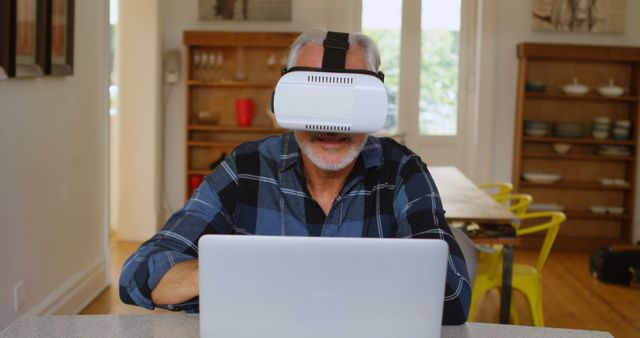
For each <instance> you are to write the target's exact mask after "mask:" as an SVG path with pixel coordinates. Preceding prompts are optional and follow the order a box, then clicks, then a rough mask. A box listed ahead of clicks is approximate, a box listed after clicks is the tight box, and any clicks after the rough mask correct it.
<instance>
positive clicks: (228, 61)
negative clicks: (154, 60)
mask: <svg viewBox="0 0 640 338" xmlns="http://www.w3.org/2000/svg"><path fill="white" fill-rule="evenodd" d="M297 36H298V33H266V32H210V31H186V32H184V35H183V41H184V44H185V48H186V57H185V63H186V69H187V71H186V73H187V80H186V84H187V85H186V100H185V101H186V107H185V129H186V130H185V134H186V142H185V144H186V159H185V167H186V170H185V173H186V177H185V186H186V196H185V197H186V198H189V196H191V194H192V192H193V186H192V185H193V183H192V181H196V182H197V181H198V180H199V179H202V178H203V177H204V176H206V175H208V174H209V173H210V172H211V168H210V166H211V164H212V163H214V162H216V161H217V160H219V159H221V158H222V157H223V156H224V155H229V154H230V153H231V151H232V150H233V148H235V147H236V146H237V145H238V144H240V143H242V142H246V141H250V140H256V139H260V138H263V137H266V136H268V135H272V134H279V133H282V132H284V131H285V130H284V129H282V128H279V127H278V126H277V125H276V124H275V122H274V119H273V118H272V116H269V115H270V114H272V113H271V111H270V107H271V93H272V92H273V89H274V88H275V85H276V83H277V81H278V79H279V78H280V70H281V69H282V67H283V66H284V63H285V62H286V58H287V54H288V48H289V45H291V43H292V42H293V41H294V40H295V38H296V37H297ZM240 98H249V99H251V100H252V101H253V102H254V103H255V107H256V109H255V111H256V114H255V117H254V118H253V120H252V122H251V124H250V125H249V126H239V125H238V124H237V122H236V108H235V102H236V100H237V99H240Z"/></svg>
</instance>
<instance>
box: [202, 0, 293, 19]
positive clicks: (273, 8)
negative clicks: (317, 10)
mask: <svg viewBox="0 0 640 338" xmlns="http://www.w3.org/2000/svg"><path fill="white" fill-rule="evenodd" d="M198 18H199V19H200V20H202V21H229V20H233V21H291V0H198Z"/></svg>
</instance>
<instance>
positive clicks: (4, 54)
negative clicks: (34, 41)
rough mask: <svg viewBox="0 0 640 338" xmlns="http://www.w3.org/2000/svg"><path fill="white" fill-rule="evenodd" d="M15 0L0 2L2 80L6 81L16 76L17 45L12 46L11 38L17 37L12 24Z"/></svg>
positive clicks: (0, 62)
mask: <svg viewBox="0 0 640 338" xmlns="http://www.w3.org/2000/svg"><path fill="white" fill-rule="evenodd" d="M12 6H15V0H0V80H6V79H7V78H8V77H10V76H14V75H15V66H16V65H15V62H13V57H12V55H14V54H15V44H12V41H14V40H13V39H11V36H14V35H15V32H14V30H13V27H15V23H12V22H11V20H12V19H13V16H12V15H9V13H12V12H13V11H14V10H13V7H12Z"/></svg>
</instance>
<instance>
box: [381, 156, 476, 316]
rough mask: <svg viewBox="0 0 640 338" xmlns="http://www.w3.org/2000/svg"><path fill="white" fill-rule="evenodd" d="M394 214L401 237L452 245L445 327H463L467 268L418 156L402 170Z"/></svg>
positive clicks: (467, 297)
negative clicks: (425, 239)
mask: <svg viewBox="0 0 640 338" xmlns="http://www.w3.org/2000/svg"><path fill="white" fill-rule="evenodd" d="M394 210H395V213H396V219H397V221H398V232H399V233H398V237H404V238H428V239H441V240H444V241H446V242H447V244H448V245H449V258H448V263H447V277H446V286H445V294H444V311H443V316H442V324H444V325H460V324H463V323H464V322H465V321H466V320H467V315H468V312H469V305H470V303H471V282H470V280H469V274H468V272H467V266H466V264H465V260H464V256H463V254H462V250H461V249H460V246H459V245H458V242H457V241H456V239H455V237H454V236H453V234H452V233H451V229H450V228H449V224H448V223H447V221H446V219H445V217H444V213H445V212H444V209H443V207H442V202H441V200H440V195H439V194H438V189H437V188H436V185H435V183H434V181H433V178H432V177H431V174H430V173H429V171H428V170H427V168H426V165H425V164H424V163H423V162H422V161H421V160H420V158H419V157H417V156H415V155H413V156H410V157H409V159H408V160H407V161H406V162H405V163H404V165H402V166H401V169H400V172H399V178H398V182H397V189H396V196H395V199H394Z"/></svg>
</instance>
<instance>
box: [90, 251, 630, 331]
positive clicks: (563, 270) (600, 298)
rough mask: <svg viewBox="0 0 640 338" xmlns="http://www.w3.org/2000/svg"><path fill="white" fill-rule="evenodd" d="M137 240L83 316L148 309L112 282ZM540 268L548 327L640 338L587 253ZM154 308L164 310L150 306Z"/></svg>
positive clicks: (491, 309)
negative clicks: (126, 298) (127, 299)
mask: <svg viewBox="0 0 640 338" xmlns="http://www.w3.org/2000/svg"><path fill="white" fill-rule="evenodd" d="M138 245H139V243H131V242H121V241H116V240H114V241H112V243H111V250H112V251H111V254H112V257H111V264H112V267H111V284H112V285H111V286H110V287H109V288H107V289H106V290H105V291H104V292H102V293H101V294H100V296H98V298H96V300H95V301H93V302H92V303H91V304H89V306H87V307H86V308H85V309H84V310H83V311H82V314H129V313H152V312H151V311H148V310H145V309H143V308H138V307H134V306H129V305H125V304H123V303H121V302H120V299H119V298H118V289H117V285H118V284H117V282H118V280H117V279H118V276H119V274H120V268H121V267H122V264H123V263H124V260H125V259H126V258H127V257H128V256H129V255H130V254H131V253H133V252H134V251H135V249H136V248H137V247H138ZM535 259H536V252H533V251H523V250H520V251H517V250H516V261H517V262H524V263H529V264H532V263H533V262H534V261H535ZM547 262H548V263H547V265H546V266H545V269H544V291H543V292H544V295H543V297H544V314H545V324H546V326H548V327H562V328H573V329H586V330H599V331H609V332H610V333H611V334H613V335H614V336H615V337H618V338H624V337H629V338H632V337H633V338H635V337H640V289H632V288H629V287H624V286H618V285H611V284H605V283H601V282H599V281H597V280H596V279H594V278H593V277H591V275H590V273H589V253H588V252H552V253H551V255H550V256H549V260H548V261H547ZM514 299H515V301H516V304H518V308H519V309H520V313H521V314H520V317H521V320H522V321H523V322H524V323H523V324H527V323H530V320H529V317H528V314H527V311H526V310H525V309H526V308H525V305H526V303H525V300H524V298H523V297H522V296H521V295H520V294H518V293H516V294H515V295H514ZM498 304H499V295H498V292H497V291H492V292H489V293H488V294H487V295H486V296H485V297H483V299H482V300H481V301H480V304H479V306H480V309H479V310H478V312H477V316H476V320H477V321H481V322H497V319H498ZM154 312H167V311H164V310H155V311H154Z"/></svg>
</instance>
